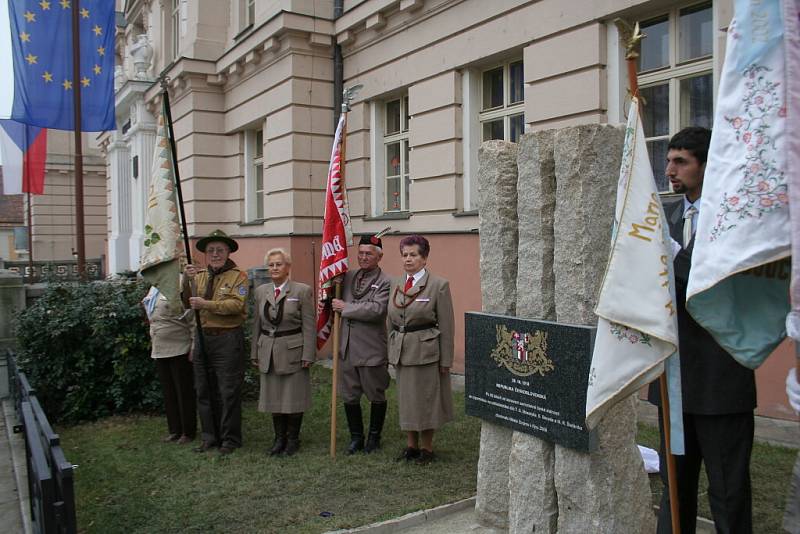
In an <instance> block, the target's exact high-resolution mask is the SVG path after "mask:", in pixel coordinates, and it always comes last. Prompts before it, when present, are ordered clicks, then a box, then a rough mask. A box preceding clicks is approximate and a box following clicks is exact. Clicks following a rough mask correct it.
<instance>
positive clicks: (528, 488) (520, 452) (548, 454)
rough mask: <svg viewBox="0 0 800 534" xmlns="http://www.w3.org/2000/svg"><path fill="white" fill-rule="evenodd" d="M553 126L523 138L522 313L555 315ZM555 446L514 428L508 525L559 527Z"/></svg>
mask: <svg viewBox="0 0 800 534" xmlns="http://www.w3.org/2000/svg"><path fill="white" fill-rule="evenodd" d="M554 132H555V131H554V130H546V131H541V132H534V133H529V134H525V135H523V136H522V138H521V139H520V146H519V154H518V156H517V162H518V166H519V180H518V183H517V191H518V199H519V202H518V209H517V212H518V218H519V267H518V272H517V288H518V289H517V316H518V317H523V318H528V319H544V320H549V321H552V320H555V301H554V287H555V286H554V278H553V216H554V208H555V192H556V176H555V164H554V161H553V137H554ZM554 451H555V449H554V445H553V444H552V443H549V442H547V441H544V440H542V439H539V438H537V437H535V436H531V435H530V434H525V433H523V432H514V433H513V437H512V440H511V455H510V458H509V489H510V494H511V497H510V504H509V531H510V532H533V531H534V530H535V531H536V532H537V533H540V532H542V533H551V532H555V529H556V522H557V520H558V505H557V501H556V492H555V481H554V478H553V476H554V471H555V452H554Z"/></svg>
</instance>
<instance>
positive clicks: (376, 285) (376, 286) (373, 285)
mask: <svg viewBox="0 0 800 534" xmlns="http://www.w3.org/2000/svg"><path fill="white" fill-rule="evenodd" d="M370 287H371V288H372V289H380V286H378V284H372V285H371V286H370Z"/></svg>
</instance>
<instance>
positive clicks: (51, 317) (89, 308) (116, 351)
mask: <svg viewBox="0 0 800 534" xmlns="http://www.w3.org/2000/svg"><path fill="white" fill-rule="evenodd" d="M147 288H148V286H147V285H146V284H145V283H144V282H142V281H138V282H137V281H103V282H89V283H51V284H48V286H47V287H46V289H45V291H44V294H43V295H42V296H41V297H40V298H39V299H37V300H36V301H35V302H34V303H33V304H32V305H31V306H30V307H28V308H27V309H25V310H23V311H22V312H21V313H20V314H19V315H18V316H17V322H16V335H17V340H18V346H19V355H18V363H19V366H20V368H21V369H22V370H23V371H24V372H25V373H26V374H27V376H28V379H29V380H30V382H31V385H32V386H33V387H34V388H35V389H36V391H37V396H38V398H39V400H40V401H41V402H42V404H43V408H44V409H45V412H46V413H47V416H48V418H50V420H51V421H54V422H59V423H66V424H71V423H76V422H78V421H86V420H94V419H97V418H100V417H104V416H107V415H111V414H117V413H126V412H131V411H153V410H159V409H160V408H161V405H162V397H161V386H160V385H159V382H158V377H157V375H156V372H155V366H154V364H153V361H152V360H151V358H150V336H149V333H148V328H147V324H146V323H145V321H144V314H143V311H142V308H141V306H140V301H141V299H142V298H143V296H144V295H145V294H146V292H147Z"/></svg>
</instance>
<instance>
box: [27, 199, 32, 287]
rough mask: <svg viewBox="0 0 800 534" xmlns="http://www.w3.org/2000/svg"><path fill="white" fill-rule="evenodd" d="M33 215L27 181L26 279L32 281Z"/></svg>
mask: <svg viewBox="0 0 800 534" xmlns="http://www.w3.org/2000/svg"><path fill="white" fill-rule="evenodd" d="M32 221H33V215H31V184H30V183H28V276H29V277H30V278H29V279H28V280H29V281H31V282H32V281H33V222H32Z"/></svg>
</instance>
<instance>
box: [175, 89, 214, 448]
mask: <svg viewBox="0 0 800 534" xmlns="http://www.w3.org/2000/svg"><path fill="white" fill-rule="evenodd" d="M167 83H168V78H167V77H166V76H165V77H163V78H161V99H162V101H163V103H164V122H165V123H166V125H167V133H168V135H167V137H168V138H169V150H170V156H171V158H172V175H173V176H174V177H175V193H176V195H177V197H178V213H179V215H180V219H181V232H182V233H183V249H184V251H185V252H186V261H187V262H188V263H189V264H190V265H191V264H192V247H191V245H190V243H189V231H188V229H187V226H186V211H185V210H184V207H183V188H182V187H181V174H180V171H179V170H178V149H177V147H176V146H175V132H174V131H173V129H172V108H171V107H170V105H169V91H167ZM190 288H191V291H192V296H196V295H195V294H194V291H195V284H194V281H192V283H191V284H190ZM194 324H195V330H196V331H197V343H198V347H197V348H198V351H197V353H198V355H200V356H201V357H202V358H203V368H204V369H205V375H206V383H207V387H208V390H209V391H210V392H212V395H213V394H214V393H213V392H214V391H215V387H214V386H215V384H214V383H212V378H211V367H210V365H209V362H208V358H207V357H206V355H205V346H206V340H205V338H204V336H203V325H202V322H201V321H200V310H197V309H195V310H194ZM210 406H211V418H212V419H213V420H214V438H215V439H218V438H219V437H220V435H219V428H218V427H217V421H218V419H217V413H216V408H215V407H214V403H213V402H211V403H210Z"/></svg>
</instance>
